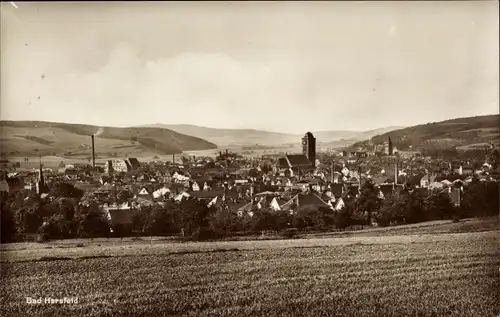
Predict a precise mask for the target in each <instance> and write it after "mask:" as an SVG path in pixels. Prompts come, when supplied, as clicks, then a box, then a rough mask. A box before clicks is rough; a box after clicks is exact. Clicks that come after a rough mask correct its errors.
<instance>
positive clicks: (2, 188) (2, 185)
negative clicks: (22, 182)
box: [0, 179, 10, 193]
mask: <svg viewBox="0 0 500 317" xmlns="http://www.w3.org/2000/svg"><path fill="white" fill-rule="evenodd" d="M9 191H10V190H9V184H8V183H7V180H6V179H2V180H0V192H6V193H8V192H9Z"/></svg>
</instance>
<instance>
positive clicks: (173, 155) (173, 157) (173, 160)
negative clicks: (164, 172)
mask: <svg viewBox="0 0 500 317" xmlns="http://www.w3.org/2000/svg"><path fill="white" fill-rule="evenodd" d="M172 164H175V153H172Z"/></svg>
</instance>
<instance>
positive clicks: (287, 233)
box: [282, 228, 299, 239]
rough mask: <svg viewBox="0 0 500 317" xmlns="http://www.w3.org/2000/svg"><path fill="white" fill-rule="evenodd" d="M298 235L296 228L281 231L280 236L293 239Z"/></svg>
mask: <svg viewBox="0 0 500 317" xmlns="http://www.w3.org/2000/svg"><path fill="white" fill-rule="evenodd" d="M298 233H299V231H298V230H297V228H288V229H285V230H284V231H283V234H282V235H283V237H284V238H286V239H294V238H298Z"/></svg>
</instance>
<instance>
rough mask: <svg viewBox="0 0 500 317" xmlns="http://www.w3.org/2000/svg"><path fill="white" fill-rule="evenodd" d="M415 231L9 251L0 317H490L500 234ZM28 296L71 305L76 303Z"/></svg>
mask: <svg viewBox="0 0 500 317" xmlns="http://www.w3.org/2000/svg"><path fill="white" fill-rule="evenodd" d="M448 226H449V225H448ZM438 227H439V226H438ZM415 230H416V229H415ZM422 230H426V232H425V233H424V234H406V235H397V234H394V235H389V234H387V235H381V234H380V233H376V232H374V233H373V235H372V236H370V235H368V232H365V233H364V234H359V235H357V236H350V237H326V238H316V237H308V238H303V239H293V240H264V241H257V240H254V241H222V242H203V243H194V242H189V243H180V242H177V243H176V242H172V241H161V240H156V241H140V240H139V241H122V242H117V241H116V240H114V241H108V242H106V241H104V240H103V241H92V242H89V241H87V243H78V244H75V243H74V242H75V241H73V242H72V243H66V244H64V243H57V242H56V243H52V244H33V245H29V244H15V245H6V246H3V248H2V250H1V253H0V254H1V256H2V259H1V260H2V263H1V264H2V270H1V277H2V286H1V301H0V304H1V305H0V307H1V308H0V315H1V316H497V315H498V313H499V312H500V304H499V303H500V298H499V292H498V290H499V287H500V272H499V266H500V249H499V248H498V242H499V241H498V238H499V231H498V230H489V231H476V232H461V233H460V232H454V233H432V232H430V231H431V230H430V229H429V228H425V229H422ZM435 230H436V231H437V232H439V228H435ZM415 232H417V231H415ZM449 232H451V231H449ZM148 240H149V239H148ZM26 297H32V298H38V297H42V298H44V297H51V298H62V297H78V304H27V303H26Z"/></svg>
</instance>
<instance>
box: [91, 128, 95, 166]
mask: <svg viewBox="0 0 500 317" xmlns="http://www.w3.org/2000/svg"><path fill="white" fill-rule="evenodd" d="M92 167H95V143H94V135H92Z"/></svg>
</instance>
